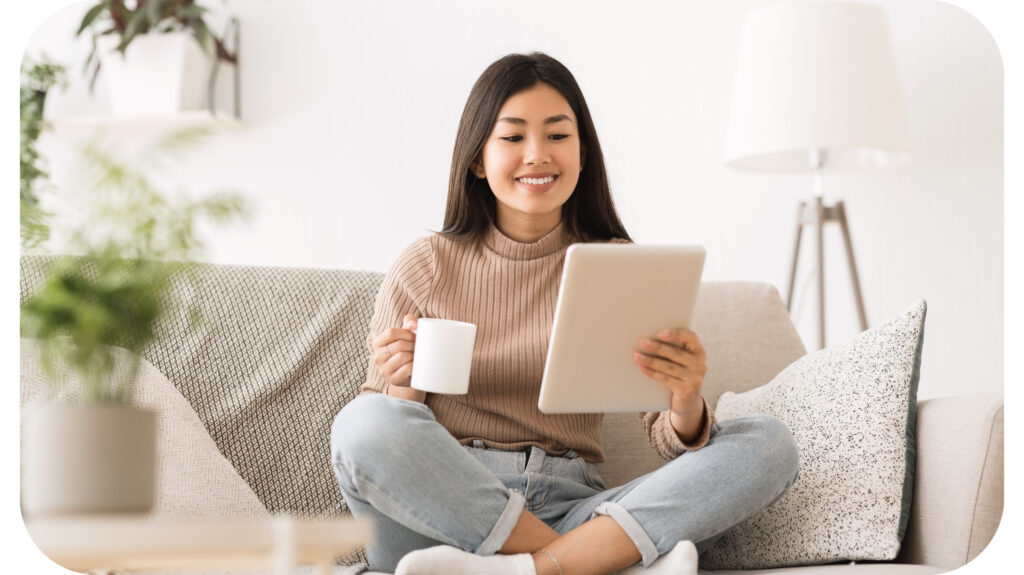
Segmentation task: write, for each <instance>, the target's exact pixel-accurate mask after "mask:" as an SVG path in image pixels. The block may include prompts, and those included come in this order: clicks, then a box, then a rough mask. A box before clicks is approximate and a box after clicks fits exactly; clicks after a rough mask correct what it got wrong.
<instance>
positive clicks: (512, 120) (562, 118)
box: [498, 114, 572, 126]
mask: <svg viewBox="0 0 1024 575" xmlns="http://www.w3.org/2000/svg"><path fill="white" fill-rule="evenodd" d="M498 121H499V122H508V123H509V124H516V125H518V126H525V125H526V120H524V119H522V118H512V117H508V116H506V117H503V118H498ZM558 122H572V120H571V119H570V118H569V116H567V115H566V114H559V115H557V116H551V117H550V118H546V119H545V120H544V124H545V125H546V124H557V123H558Z"/></svg>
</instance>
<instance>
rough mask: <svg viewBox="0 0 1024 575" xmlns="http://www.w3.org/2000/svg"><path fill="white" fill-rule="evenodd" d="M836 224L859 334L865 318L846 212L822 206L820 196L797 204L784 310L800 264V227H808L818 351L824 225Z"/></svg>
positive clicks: (822, 321) (840, 206)
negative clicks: (812, 251)
mask: <svg viewBox="0 0 1024 575" xmlns="http://www.w3.org/2000/svg"><path fill="white" fill-rule="evenodd" d="M829 222H838V223H839V227H840V229H841V230H842V233H843V245H845V246H846V261H847V263H848V264H849V266H850V279H851V280H852V281H853V295H854V297H855V298H856V300H857V314H858V316H859V318H860V329H861V331H863V330H866V329H867V328H868V319H867V314H866V313H864V297H863V296H862V295H861V291H860V277H859V276H858V275H857V264H856V263H855V262H854V259H853V244H852V243H851V241H850V228H849V226H848V225H847V222H846V208H845V207H844V206H843V202H842V201H839V202H836V203H835V205H833V206H826V205H824V203H823V201H822V198H821V196H816V197H815V198H814V200H812V201H811V202H800V206H799V208H798V211H797V220H796V245H795V247H794V249H793V267H792V269H791V270H790V273H789V292H788V293H787V294H786V309H787V310H789V311H790V313H792V311H793V289H794V286H795V282H796V266H797V263H798V262H799V260H800V240H801V238H802V236H803V230H804V226H811V227H812V229H813V232H814V242H815V246H814V247H815V256H816V258H817V269H818V274H817V275H818V349H824V348H825V242H824V229H825V224H827V223H829Z"/></svg>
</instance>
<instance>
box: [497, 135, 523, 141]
mask: <svg viewBox="0 0 1024 575" xmlns="http://www.w3.org/2000/svg"><path fill="white" fill-rule="evenodd" d="M501 139H502V140H505V141H506V142H518V141H520V140H522V139H523V137H522V136H502V137H501Z"/></svg>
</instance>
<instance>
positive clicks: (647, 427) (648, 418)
mask: <svg viewBox="0 0 1024 575" xmlns="http://www.w3.org/2000/svg"><path fill="white" fill-rule="evenodd" d="M701 402H702V403H703V404H704V427H703V428H702V429H701V432H700V435H698V436H697V440H696V441H694V442H693V443H683V440H682V439H680V438H679V434H678V433H676V430H675V428H674V427H672V419H671V415H670V414H669V412H668V411H660V412H659V411H651V412H648V413H641V414H640V421H641V422H643V425H644V431H646V432H647V439H648V440H650V442H651V446H652V447H654V450H655V451H657V452H658V455H660V456H661V458H662V459H665V460H671V459H675V458H676V457H679V456H680V455H682V453H683V452H684V451H696V450H697V449H700V448H701V447H704V446H705V445H707V443H708V439H710V438H711V426H712V425H714V424H715V422H716V421H718V419H717V418H716V417H715V412H714V411H713V410H712V409H711V406H709V405H708V401H707V400H706V399H704V398H703V397H701Z"/></svg>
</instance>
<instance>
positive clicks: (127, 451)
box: [21, 404, 157, 517]
mask: <svg viewBox="0 0 1024 575" xmlns="http://www.w3.org/2000/svg"><path fill="white" fill-rule="evenodd" d="M23 417H24V421H23V424H24V425H23V428H22V429H23V433H24V438H23V439H24V440H23V448H24V450H25V452H24V454H23V455H24V458H23V461H24V466H25V468H24V469H23V479H22V481H23V483H22V490H21V491H22V511H23V513H24V514H25V516H26V517H38V516H44V515H51V516H52V515H72V514H86V513H145V512H148V511H150V510H151V509H152V507H153V501H154V497H155V491H156V463H157V462H156V426H157V417H156V412H154V411H150V410H145V409H139V408H135V407H131V406H126V405H104V404H78V405H44V406H37V407H33V408H28V409H26V410H25V411H24V415H23Z"/></svg>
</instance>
